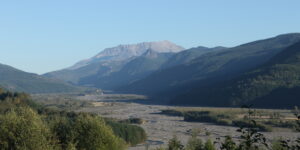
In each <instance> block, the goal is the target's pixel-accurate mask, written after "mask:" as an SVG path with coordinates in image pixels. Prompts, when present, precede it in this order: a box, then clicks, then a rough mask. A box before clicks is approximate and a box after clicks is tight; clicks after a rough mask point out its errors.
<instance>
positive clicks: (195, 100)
mask: <svg viewBox="0 0 300 150" xmlns="http://www.w3.org/2000/svg"><path fill="white" fill-rule="evenodd" d="M299 41H300V34H299V33H291V34H283V35H279V36H276V37H272V38H268V39H263V40H258V41H254V42H249V43H246V44H242V45H239V46H236V47H231V48H226V47H221V46H219V47H214V48H208V47H203V46H199V47H195V48H190V49H186V50H184V49H183V48H182V47H180V46H177V45H176V44H172V43H171V42H168V41H161V42H150V43H140V44H136V45H120V46H117V47H114V48H107V49H105V50H104V51H102V52H100V53H99V54H98V55H96V56H94V57H92V58H90V59H87V60H84V61H80V62H79V63H77V64H75V65H74V66H72V67H70V68H67V69H64V70H60V71H56V72H50V73H48V74H45V76H46V77H51V78H56V79H60V80H64V81H68V82H71V83H73V84H77V85H83V86H91V87H97V88H101V89H104V90H113V91H116V92H122V93H123V92H125V93H137V94H145V95H147V96H149V97H150V98H152V99H153V100H154V101H153V102H163V103H168V102H170V103H171V104H176V105H178V104H179V105H209V106H238V105H241V104H243V103H247V101H249V102H254V101H255V102H256V101H257V100H258V99H259V98H262V97H263V96H268V95H269V93H271V92H274V91H276V90H277V89H278V88H277V87H276V88H271V87H272V86H271V84H269V85H267V86H268V87H267V88H266V89H272V90H269V91H267V92H265V94H263V95H262V96H257V97H254V98H250V96H249V97H247V96H246V97H243V96H241V95H240V96H235V97H233V96H229V95H226V94H230V92H231V91H230V90H228V89H231V90H232V89H235V90H236V92H237V91H239V92H237V93H238V94H242V93H247V94H248V95H249V93H251V94H253V93H255V92H249V91H248V90H250V91H255V90H253V89H255V88H256V87H255V86H253V87H251V86H252V83H255V82H252V79H249V80H251V81H249V82H250V83H251V84H250V83H249V84H248V83H247V84H248V86H249V87H251V88H245V89H243V88H240V87H241V86H242V85H240V84H237V83H241V81H237V80H238V79H239V77H240V78H243V79H244V78H246V77H244V76H245V73H246V74H251V73H247V72H251V71H253V70H255V69H258V70H260V68H258V67H260V66H261V65H263V64H265V63H269V64H270V62H271V60H273V59H275V58H276V57H279V56H280V55H284V54H285V51H284V50H285V49H287V48H288V47H289V46H291V45H293V44H295V43H297V42H299ZM287 52H288V51H287ZM295 55H296V54H295ZM285 69H286V68H285ZM263 70H264V69H263ZM279 70H280V69H279ZM277 71H278V70H277ZM255 72H259V71H255ZM263 72H264V71H263ZM290 72H291V71H290ZM276 74H277V73H276ZM278 74H280V73H278ZM295 74H297V73H295ZM262 75H264V74H263V73H262ZM251 76H253V74H251ZM288 78H289V79H292V78H290V77H288ZM245 80H247V81H248V79H245ZM257 80H258V79H255V81H257ZM265 80H266V79H265ZM274 80H283V79H282V78H280V79H275V78H274ZM234 81H236V82H234ZM287 81H289V80H287ZM293 81H295V80H293ZM276 82H277V81H276ZM278 82H279V81H278ZM297 82H298V81H297ZM225 83H226V84H225ZM242 83H244V80H243V82H242ZM231 84H232V85H231ZM225 85H226V86H225ZM228 87H230V88H228ZM237 87H239V88H237ZM258 87H259V88H260V87H261V86H258ZM258 87H257V88H258ZM280 87H282V86H281V85H280ZM295 88H297V86H295V87H293V89H295ZM224 89H226V90H224ZM273 89H274V90H273ZM208 90H210V91H208ZM285 90H287V91H285V92H286V93H288V92H289V89H287V88H285ZM212 91H216V92H212ZM260 91H264V90H263V89H260ZM283 91H284V90H283ZM222 92H223V96H224V97H226V96H227V99H226V98H225V99H224V101H220V99H221V97H218V96H217V95H219V94H216V93H221V95H222ZM224 93H225V94H224ZM238 94H233V95H238ZM247 94H246V95H247ZM242 95H243V94H242ZM256 95H259V94H258V93H256ZM283 95H284V94H283ZM205 97H210V98H209V99H208V101H207V100H206V99H205ZM278 97H280V96H278ZM257 104H258V103H257ZM260 105H261V106H264V105H263V103H261V104H260ZM283 106H288V105H283Z"/></svg>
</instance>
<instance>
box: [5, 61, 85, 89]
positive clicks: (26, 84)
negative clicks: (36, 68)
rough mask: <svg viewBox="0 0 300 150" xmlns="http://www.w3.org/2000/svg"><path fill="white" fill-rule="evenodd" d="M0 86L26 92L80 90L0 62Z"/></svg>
mask: <svg viewBox="0 0 300 150" xmlns="http://www.w3.org/2000/svg"><path fill="white" fill-rule="evenodd" d="M0 87H2V88H5V89H8V90H13V91H20V92H27V93H60V92H74V91H80V90H82V89H81V88H79V87H75V86H72V85H70V84H67V83H64V82H61V81H58V80H54V79H48V78H45V77H42V76H39V75H37V74H33V73H27V72H24V71H21V70H18V69H15V68H13V67H10V66H7V65H3V64H0Z"/></svg>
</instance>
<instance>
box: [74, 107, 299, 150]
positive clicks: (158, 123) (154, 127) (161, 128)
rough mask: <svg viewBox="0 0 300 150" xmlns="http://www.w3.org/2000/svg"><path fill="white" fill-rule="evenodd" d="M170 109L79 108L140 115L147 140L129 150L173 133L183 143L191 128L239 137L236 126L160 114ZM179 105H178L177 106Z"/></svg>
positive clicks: (203, 133)
mask: <svg viewBox="0 0 300 150" xmlns="http://www.w3.org/2000/svg"><path fill="white" fill-rule="evenodd" d="M170 108H173V107H171V106H162V105H147V104H137V103H130V102H104V103H101V105H98V106H97V107H91V108H82V109H80V110H78V111H84V112H93V113H97V114H99V115H101V116H103V117H111V118H117V119H128V118H142V119H143V120H145V123H144V124H142V125H140V126H141V127H143V128H144V129H145V131H146V133H147V135H148V141H147V143H145V144H140V145H137V146H135V147H130V148H129V149H130V150H144V149H145V148H146V145H149V148H150V149H151V148H155V147H159V146H165V145H166V144H167V143H168V140H169V139H171V138H172V137H173V136H174V135H176V136H177V137H178V138H179V139H180V140H181V141H182V142H183V143H186V142H187V140H188V139H189V138H190V135H191V130H193V129H197V130H200V134H199V137H200V138H202V139H204V140H205V139H208V138H210V139H212V140H216V138H217V137H221V138H224V137H225V136H226V135H230V136H232V137H233V138H235V139H238V137H239V135H240V134H239V133H238V132H236V130H237V128H235V127H229V126H219V125H213V124H208V123H197V122H185V121H183V117H176V116H166V115H162V114H159V113H160V111H161V110H163V109H170ZM176 108H178V107H176ZM264 135H265V136H266V137H267V139H269V140H270V139H274V137H277V138H279V137H283V138H288V139H295V138H297V137H300V134H299V133H295V132H288V131H281V132H265V133H264Z"/></svg>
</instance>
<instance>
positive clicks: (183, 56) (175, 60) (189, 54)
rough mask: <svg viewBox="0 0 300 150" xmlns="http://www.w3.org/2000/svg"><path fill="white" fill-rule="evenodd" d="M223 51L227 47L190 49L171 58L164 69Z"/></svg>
mask: <svg viewBox="0 0 300 150" xmlns="http://www.w3.org/2000/svg"><path fill="white" fill-rule="evenodd" d="M223 49H226V47H222V46H218V47H214V48H208V47H203V46H199V47H196V48H190V49H187V50H185V51H182V52H179V53H176V54H175V55H174V56H172V58H170V59H169V60H168V61H167V62H165V63H164V65H163V66H162V67H163V68H169V67H173V66H177V65H180V64H184V63H188V62H190V61H192V60H193V59H195V58H197V57H199V56H201V55H203V54H205V53H209V52H213V51H218V50H223Z"/></svg>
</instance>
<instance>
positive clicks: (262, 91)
mask: <svg viewBox="0 0 300 150" xmlns="http://www.w3.org/2000/svg"><path fill="white" fill-rule="evenodd" d="M299 91H300V42H298V43H296V44H294V45H292V46H290V47H288V48H286V49H284V50H283V51H281V52H280V53H278V54H277V55H276V56H274V57H273V58H271V59H270V60H269V61H268V62H266V63H265V64H264V65H262V66H260V67H258V68H257V69H254V70H252V71H249V72H247V73H244V74H243V75H242V76H239V77H237V78H235V79H233V80H231V81H228V82H225V83H220V84H216V85H213V86H210V87H205V88H195V89H193V90H191V91H190V92H188V93H186V94H184V95H182V96H179V97H177V98H176V99H174V100H173V101H172V104H186V105H193V104H198V105H210V106H241V105H243V104H253V105H254V106H256V107H268V108H270V107H276V108H292V107H293V106H300V101H299V99H300V94H299V93H300V92H299Z"/></svg>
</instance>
